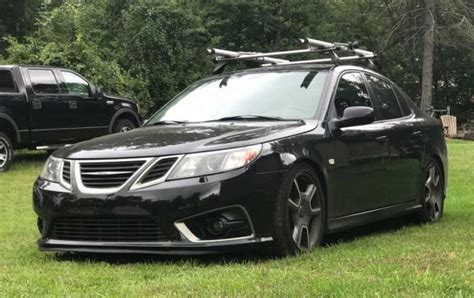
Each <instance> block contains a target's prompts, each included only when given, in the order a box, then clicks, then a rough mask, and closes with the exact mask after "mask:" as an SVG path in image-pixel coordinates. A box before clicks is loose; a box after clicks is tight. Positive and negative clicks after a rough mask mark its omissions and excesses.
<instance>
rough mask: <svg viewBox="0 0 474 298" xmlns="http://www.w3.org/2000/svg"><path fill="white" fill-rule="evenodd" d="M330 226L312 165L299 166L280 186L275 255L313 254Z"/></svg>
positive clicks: (275, 223)
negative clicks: (327, 225)
mask: <svg viewBox="0 0 474 298" xmlns="http://www.w3.org/2000/svg"><path fill="white" fill-rule="evenodd" d="M325 226H326V208H325V200H324V193H323V189H322V187H321V183H320V180H319V177H318V175H317V174H316V172H315V171H314V169H313V168H312V167H311V166H310V165H308V164H304V163H301V164H297V165H295V166H294V167H293V168H291V169H290V170H289V171H288V173H287V174H286V176H285V178H284V179H283V182H282V184H281V186H280V190H279V194H278V198H277V201H276V205H275V211H274V215H273V229H274V230H273V240H274V242H275V243H274V244H275V245H274V246H273V249H274V253H275V254H276V255H279V256H285V255H294V254H297V253H300V252H304V251H310V250H312V249H314V248H315V247H317V246H319V245H320V244H321V241H322V239H323V236H324V231H325Z"/></svg>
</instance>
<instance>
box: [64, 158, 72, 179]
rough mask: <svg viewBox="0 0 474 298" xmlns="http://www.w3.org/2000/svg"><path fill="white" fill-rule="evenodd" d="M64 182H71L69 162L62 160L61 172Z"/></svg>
mask: <svg viewBox="0 0 474 298" xmlns="http://www.w3.org/2000/svg"><path fill="white" fill-rule="evenodd" d="M62 177H63V180H64V182H66V183H67V184H71V162H70V161H64V164H63V174H62Z"/></svg>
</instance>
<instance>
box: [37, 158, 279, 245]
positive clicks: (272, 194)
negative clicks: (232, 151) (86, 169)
mask: <svg viewBox="0 0 474 298" xmlns="http://www.w3.org/2000/svg"><path fill="white" fill-rule="evenodd" d="M282 177H283V173H282V172H267V173H257V172H256V171H255V169H254V167H251V168H250V169H239V170H236V171H232V172H228V173H223V174H217V175H212V176H208V177H205V178H203V177H201V178H191V179H183V180H176V181H166V182H163V183H161V184H157V185H155V186H151V187H148V188H145V189H140V190H136V191H131V190H123V191H119V192H117V193H115V194H103V195H95V194H94V195H91V194H82V193H79V192H78V191H76V190H73V191H70V190H67V189H64V188H63V187H62V186H61V185H60V184H57V183H51V182H49V181H44V180H42V179H38V180H37V181H36V183H35V185H34V189H33V206H34V210H35V212H36V213H37V214H38V217H39V219H40V230H41V238H40V239H39V240H38V246H39V249H40V250H43V251H76V252H104V253H132V252H136V253H156V254H202V253H218V252H223V251H227V250H233V249H236V248H238V249H241V248H242V247H252V246H255V245H259V244H261V243H263V242H268V241H271V240H272V213H273V209H274V208H273V206H274V199H275V198H276V197H277V191H278V187H276V186H277V185H280V182H281V179H282ZM228 208H238V209H239V208H240V209H241V210H243V212H244V213H245V214H246V217H247V218H248V221H249V225H250V227H251V231H252V232H251V233H250V234H248V235H243V237H241V236H239V237H224V238H223V239H211V240H209V239H207V240H206V239H199V238H196V237H190V236H189V235H187V234H186V233H183V232H182V230H179V229H178V228H177V223H180V222H184V220H187V219H189V218H193V217H196V216H198V215H199V216H203V215H202V214H204V215H205V214H211V213H212V212H214V211H215V210H217V211H219V210H226V209H228ZM217 211H215V212H217ZM111 216H112V217H115V218H117V217H120V218H127V217H130V216H133V217H134V218H137V217H143V218H145V217H146V218H150V219H152V220H153V221H155V222H156V224H157V226H158V227H159V228H160V230H161V231H162V232H163V234H164V235H165V236H166V237H165V238H166V239H160V240H159V241H107V240H104V239H99V240H94V241H90V240H84V239H74V238H72V239H67V237H66V239H64V238H62V239H57V238H55V237H54V235H53V229H54V223H55V220H56V219H58V218H83V217H85V218H90V217H94V218H108V217H111Z"/></svg>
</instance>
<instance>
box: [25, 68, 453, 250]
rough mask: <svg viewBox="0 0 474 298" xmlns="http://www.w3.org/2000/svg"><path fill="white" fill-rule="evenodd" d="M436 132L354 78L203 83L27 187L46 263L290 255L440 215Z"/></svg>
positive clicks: (335, 71)
mask: <svg viewBox="0 0 474 298" xmlns="http://www.w3.org/2000/svg"><path fill="white" fill-rule="evenodd" d="M446 181H447V151H446V144H445V140H444V136H443V129H442V126H441V124H440V123H439V121H438V120H436V119H434V118H431V117H430V116H428V115H426V114H425V113H423V112H422V111H420V110H419V109H418V108H417V106H416V105H415V104H414V103H413V102H412V101H411V100H410V99H409V98H408V96H407V95H406V94H405V93H404V92H403V91H402V90H401V89H400V88H399V87H398V86H397V85H395V84H394V83H393V82H392V81H390V80H389V79H387V78H385V77H384V76H381V75H380V74H378V73H376V72H374V71H371V70H369V69H366V68H363V67H358V66H347V65H345V66H341V65H340V66H334V65H333V66H330V65H328V66H324V65H320V66H314V65H313V66H308V65H307V66H302V65H300V66H269V67H263V68H256V69H247V70H240V71H236V72H230V73H225V74H221V75H216V76H212V77H209V78H206V79H204V80H201V81H198V82H196V83H194V84H193V85H191V86H190V87H189V88H187V89H186V90H184V91H183V92H182V93H180V94H179V95H177V96H176V98H174V99H173V100H171V101H170V102H169V103H168V104H167V105H165V106H164V107H163V108H161V109H160V110H159V111H158V112H157V113H156V114H155V115H153V116H152V117H151V118H150V119H149V120H148V121H147V123H146V124H145V125H144V127H142V128H140V129H136V130H133V131H130V132H126V133H122V134H116V135H110V136H105V137H100V138H97V139H93V140H90V141H86V142H82V143H78V144H75V145H72V146H69V147H65V148H62V149H60V150H58V151H56V152H55V153H53V154H52V156H51V157H50V158H49V159H48V161H47V162H46V165H45V167H44V169H43V171H42V173H41V175H40V177H39V178H38V180H37V181H36V183H35V185H34V194H33V200H34V210H35V211H36V213H37V214H38V227H39V230H40V232H41V239H40V240H39V241H38V244H39V248H40V249H41V250H44V251H79V252H138V253H161V254H179V253H181V254H190V253H191V254H199V253H216V252H222V251H225V250H226V249H235V248H237V249H241V248H243V247H255V246H267V247H268V248H269V249H271V250H272V252H273V253H276V254H279V255H288V254H294V253H298V252H300V251H306V250H311V249H313V248H314V247H316V246H317V245H318V244H320V243H321V240H322V239H323V237H324V235H325V234H328V233H332V232H334V231H339V230H341V229H346V228H349V227H353V226H356V225H361V224H367V223H369V222H374V221H377V220H381V219H385V218H388V217H393V216H397V215H401V214H404V213H408V212H413V213H416V214H417V215H418V216H419V217H420V218H421V219H422V220H423V221H425V222H435V221H438V220H439V219H440V217H441V216H442V214H443V204H444V198H445V195H446Z"/></svg>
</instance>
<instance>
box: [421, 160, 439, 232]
mask: <svg viewBox="0 0 474 298" xmlns="http://www.w3.org/2000/svg"><path fill="white" fill-rule="evenodd" d="M421 204H422V206H423V208H422V210H421V212H420V218H421V219H422V220H423V221H424V222H428V223H431V222H436V221H438V220H439V219H440V218H441V217H442V216H443V209H444V177H443V175H442V172H441V170H440V168H439V165H438V163H437V162H436V161H434V160H432V161H430V162H429V163H428V165H427V167H426V169H425V175H424V186H423V197H422V202H421Z"/></svg>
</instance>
